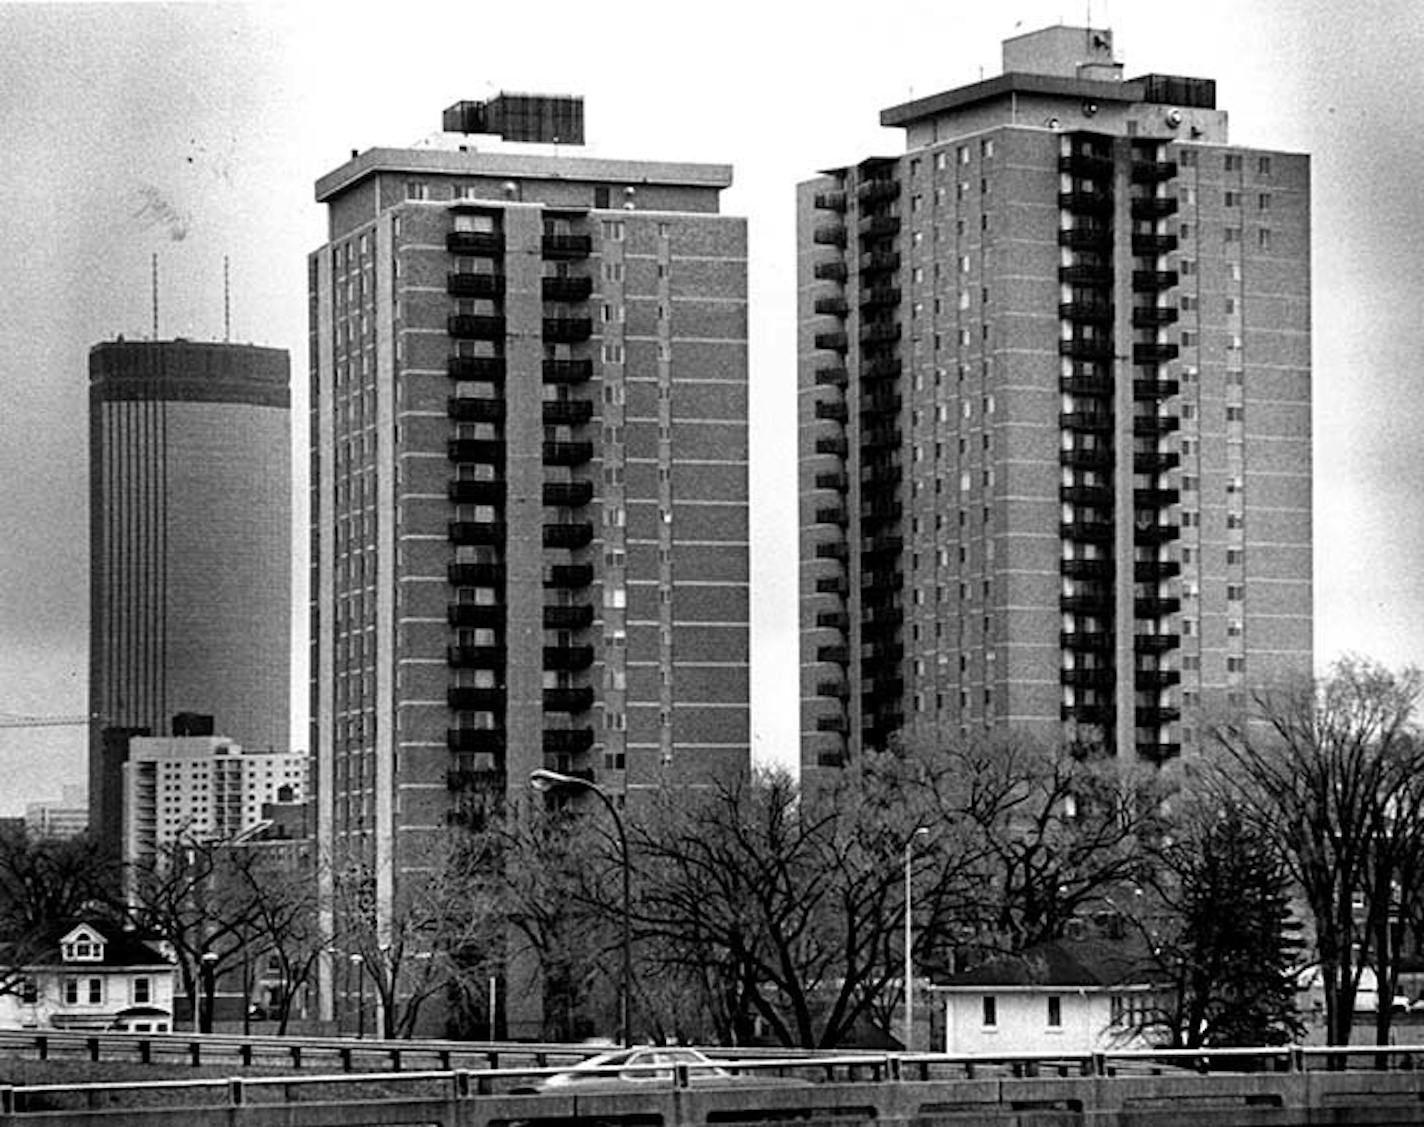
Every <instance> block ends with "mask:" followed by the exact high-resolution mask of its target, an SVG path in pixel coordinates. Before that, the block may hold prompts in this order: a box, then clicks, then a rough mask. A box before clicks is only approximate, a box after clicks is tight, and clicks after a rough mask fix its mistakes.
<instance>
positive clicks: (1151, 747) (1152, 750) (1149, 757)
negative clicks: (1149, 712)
mask: <svg viewBox="0 0 1424 1127" xmlns="http://www.w3.org/2000/svg"><path fill="white" fill-rule="evenodd" d="M1155 726H1156V725H1151V724H1149V725H1145V727H1155ZM1181 754H1182V745H1181V744H1179V743H1156V744H1153V743H1139V744H1138V745H1137V757H1138V758H1139V759H1142V760H1145V761H1146V762H1148V763H1153V764H1158V765H1160V764H1163V763H1166V762H1167V761H1168V760H1169V759H1176V758H1178V757H1179V756H1180V755H1181Z"/></svg>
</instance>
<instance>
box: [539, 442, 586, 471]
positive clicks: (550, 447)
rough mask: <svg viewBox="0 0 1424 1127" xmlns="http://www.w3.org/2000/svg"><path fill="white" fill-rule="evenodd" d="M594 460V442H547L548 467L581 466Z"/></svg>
mask: <svg viewBox="0 0 1424 1127" xmlns="http://www.w3.org/2000/svg"><path fill="white" fill-rule="evenodd" d="M592 458H593V443H592V442H546V443H544V464H545V465H546V466H579V465H583V463H585V462H587V461H589V460H591V459H592Z"/></svg>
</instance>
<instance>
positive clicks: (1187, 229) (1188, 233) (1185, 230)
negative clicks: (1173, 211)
mask: <svg viewBox="0 0 1424 1127" xmlns="http://www.w3.org/2000/svg"><path fill="white" fill-rule="evenodd" d="M1179 234H1180V235H1181V238H1182V240H1183V241H1186V240H1187V239H1190V238H1191V237H1192V225H1191V224H1190V223H1183V224H1182V227H1181V230H1180V232H1179Z"/></svg>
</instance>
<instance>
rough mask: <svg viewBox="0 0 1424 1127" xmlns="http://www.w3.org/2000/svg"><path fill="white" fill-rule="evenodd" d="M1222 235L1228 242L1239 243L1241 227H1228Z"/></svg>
mask: <svg viewBox="0 0 1424 1127" xmlns="http://www.w3.org/2000/svg"><path fill="white" fill-rule="evenodd" d="M1223 236H1224V238H1225V239H1226V241H1227V242H1228V243H1239V242H1240V241H1241V228H1240V227H1228V228H1226V230H1225V231H1224V232H1223Z"/></svg>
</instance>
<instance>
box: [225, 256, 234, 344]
mask: <svg viewBox="0 0 1424 1127" xmlns="http://www.w3.org/2000/svg"><path fill="white" fill-rule="evenodd" d="M231 340H232V288H231V286H230V284H229V281H228V264H227V255H223V343H224V344H227V343H229V342H230V341H231Z"/></svg>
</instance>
